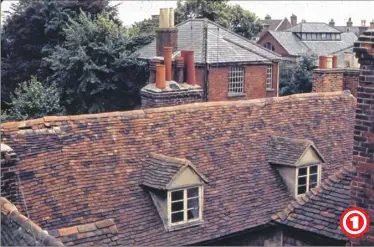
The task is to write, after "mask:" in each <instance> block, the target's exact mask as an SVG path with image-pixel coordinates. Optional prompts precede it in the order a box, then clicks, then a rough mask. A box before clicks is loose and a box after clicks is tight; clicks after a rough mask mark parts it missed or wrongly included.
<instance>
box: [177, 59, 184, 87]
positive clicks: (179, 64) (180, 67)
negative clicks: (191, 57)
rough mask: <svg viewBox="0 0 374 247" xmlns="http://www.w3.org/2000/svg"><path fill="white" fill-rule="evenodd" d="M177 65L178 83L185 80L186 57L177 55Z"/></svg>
mask: <svg viewBox="0 0 374 247" xmlns="http://www.w3.org/2000/svg"><path fill="white" fill-rule="evenodd" d="M175 67H176V79H175V80H176V81H177V82H178V83H183V82H184V58H183V57H176V58H175Z"/></svg>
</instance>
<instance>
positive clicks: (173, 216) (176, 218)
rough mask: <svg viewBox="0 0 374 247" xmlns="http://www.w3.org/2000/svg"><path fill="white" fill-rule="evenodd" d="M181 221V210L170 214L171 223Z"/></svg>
mask: <svg viewBox="0 0 374 247" xmlns="http://www.w3.org/2000/svg"><path fill="white" fill-rule="evenodd" d="M180 221H183V212H179V213H174V214H171V223H176V222H180Z"/></svg>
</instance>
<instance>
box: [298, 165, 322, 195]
mask: <svg viewBox="0 0 374 247" xmlns="http://www.w3.org/2000/svg"><path fill="white" fill-rule="evenodd" d="M319 183H320V165H314V166H307V167H300V168H297V185H296V187H297V190H296V195H302V194H304V193H305V192H307V191H309V190H310V189H312V188H314V187H316V186H317V185H319Z"/></svg>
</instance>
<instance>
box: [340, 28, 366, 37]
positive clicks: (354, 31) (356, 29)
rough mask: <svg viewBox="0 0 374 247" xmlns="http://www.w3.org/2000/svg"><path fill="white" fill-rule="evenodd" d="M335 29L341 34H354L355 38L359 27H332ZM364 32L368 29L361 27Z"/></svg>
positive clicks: (358, 32) (358, 33)
mask: <svg viewBox="0 0 374 247" xmlns="http://www.w3.org/2000/svg"><path fill="white" fill-rule="evenodd" d="M334 27H335V28H336V29H338V30H339V31H341V32H343V33H344V32H351V33H354V34H355V35H356V36H359V35H360V28H362V27H359V26H352V27H347V26H334ZM363 29H364V31H366V30H368V29H369V27H363Z"/></svg>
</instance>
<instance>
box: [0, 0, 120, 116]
mask: <svg viewBox="0 0 374 247" xmlns="http://www.w3.org/2000/svg"><path fill="white" fill-rule="evenodd" d="M80 9H82V10H83V11H85V12H88V13H90V14H91V15H92V16H97V15H98V14H100V13H103V12H107V13H108V15H109V16H110V18H111V19H113V20H114V21H116V22H119V21H118V19H117V17H116V16H117V12H116V8H115V6H109V0H69V1H55V0H40V1H33V0H20V1H18V3H16V4H13V5H12V7H11V11H10V15H9V16H8V17H7V19H6V20H5V22H4V25H3V28H2V33H1V62H2V64H1V79H2V87H1V99H2V100H1V103H2V108H3V109H4V108H7V107H9V105H8V104H7V103H6V102H9V100H10V95H11V93H12V92H14V90H15V88H16V87H17V86H18V84H19V83H20V82H23V81H26V80H28V79H29V78H30V75H36V76H37V77H38V79H39V80H40V81H41V82H43V83H44V82H45V80H46V78H47V77H48V76H49V75H50V73H51V71H50V70H49V68H48V67H47V66H46V64H45V63H43V58H44V57H46V56H48V55H50V53H51V51H52V48H53V47H54V46H55V45H57V44H62V43H63V42H64V40H65V37H64V33H63V30H62V27H63V26H64V25H65V22H66V21H67V20H68V16H70V17H71V18H72V19H76V18H77V16H78V15H79V11H80Z"/></svg>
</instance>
